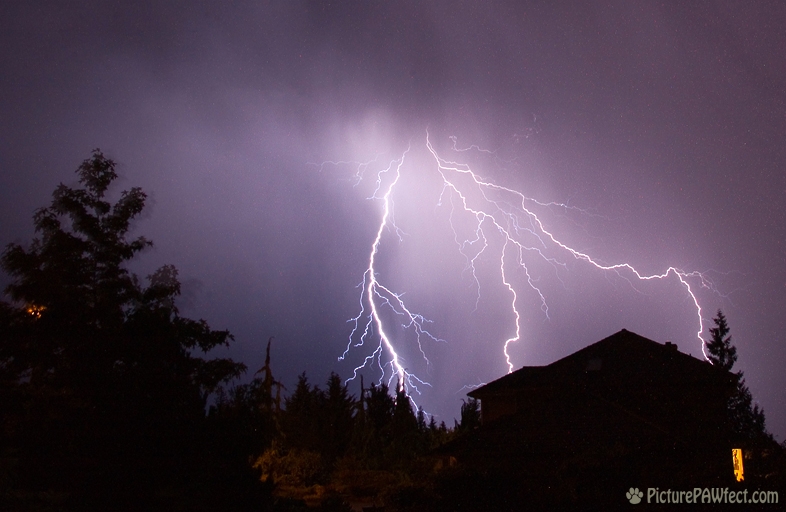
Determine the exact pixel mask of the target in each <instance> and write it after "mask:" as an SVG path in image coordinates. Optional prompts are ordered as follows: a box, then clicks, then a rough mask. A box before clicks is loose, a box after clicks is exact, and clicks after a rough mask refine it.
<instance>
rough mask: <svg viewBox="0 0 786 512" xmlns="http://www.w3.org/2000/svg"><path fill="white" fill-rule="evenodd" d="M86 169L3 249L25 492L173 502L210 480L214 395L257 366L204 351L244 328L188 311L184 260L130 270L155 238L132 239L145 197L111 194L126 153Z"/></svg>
mask: <svg viewBox="0 0 786 512" xmlns="http://www.w3.org/2000/svg"><path fill="white" fill-rule="evenodd" d="M77 174H78V177H79V183H80V185H81V188H71V187H68V186H66V185H63V184H61V185H59V186H58V187H57V188H56V189H55V191H54V193H53V198H52V202H51V204H50V206H48V207H45V208H41V209H39V210H37V211H36V212H35V215H34V217H33V220H34V224H35V230H36V232H37V234H38V237H37V238H35V239H34V240H33V242H32V243H31V244H30V245H29V246H28V247H23V246H21V245H18V244H10V245H8V246H7V247H6V249H5V251H4V252H3V254H2V259H0V265H2V268H3V269H4V270H5V271H6V272H7V273H8V274H9V275H10V277H11V278H12V282H11V284H10V285H8V287H7V288H6V290H5V291H6V293H7V294H8V296H10V299H11V302H10V303H5V302H3V303H2V305H1V306H0V322H2V324H1V325H0V333H2V334H0V378H2V379H3V387H4V388H5V390H4V394H5V395H6V396H4V398H8V402H5V404H4V405H8V406H9V407H8V409H7V410H6V411H5V412H6V415H5V417H6V421H5V422H4V423H3V425H2V426H3V428H4V430H3V432H2V434H3V438H4V439H3V440H4V441H5V443H3V444H4V445H5V446H6V447H8V448H7V453H6V455H11V456H12V457H15V458H16V460H18V461H19V464H18V466H17V470H16V471H17V484H16V485H17V486H18V487H19V489H32V490H38V491H45V490H51V491H52V492H55V493H60V494H62V495H63V496H65V497H64V498H63V499H64V500H65V501H66V502H67V503H72V502H73V503H75V502H80V506H90V505H88V502H89V501H90V500H91V499H92V500H98V501H95V502H94V503H93V504H92V506H110V505H109V504H108V503H102V502H101V501H100V500H101V499H107V500H117V502H115V503H114V505H112V506H111V508H116V505H117V503H122V502H123V501H124V500H126V502H127V503H128V506H129V507H131V506H133V505H131V503H132V501H130V500H133V502H134V503H137V505H138V504H139V503H140V502H148V503H151V504H152V503H160V502H161V500H165V498H163V496H164V495H165V494H167V493H169V495H175V494H177V493H178V492H180V491H181V490H185V489H187V488H190V487H192V486H193V485H194V483H193V482H196V481H197V480H198V478H196V476H195V474H194V473H193V472H194V471H196V470H197V469H196V468H198V467H201V466H200V465H199V464H198V463H197V462H196V460H197V459H198V458H199V457H198V455H197V452H198V450H195V449H194V445H195V443H197V444H198V443H199V442H201V437H200V436H202V435H203V434H202V432H203V431H202V430H201V429H202V426H203V421H204V407H205V401H206V398H207V396H208V395H209V394H210V393H211V392H212V391H213V390H215V389H216V387H217V386H218V385H219V384H220V383H221V382H226V381H228V380H230V379H232V378H234V377H236V376H238V375H239V374H240V373H241V372H243V371H244V369H245V367H244V365H242V364H239V363H235V362H233V361H231V360H229V359H210V360H206V359H203V358H200V357H197V356H196V355H195V353H196V352H197V351H201V352H203V353H207V352H209V351H211V350H212V349H213V348H215V347H217V346H220V345H226V344H228V342H229V341H230V340H231V339H232V336H231V335H230V334H229V332H227V331H215V330H212V329H210V327H209V326H208V324H207V323H206V322H205V321H203V320H191V319H188V318H185V317H182V316H181V315H180V313H179V311H178V309H177V307H176V305H175V299H176V297H177V296H178V295H179V294H180V283H179V281H178V279H177V270H176V269H175V268H174V267H173V266H169V265H167V266H164V267H161V268H160V269H158V270H157V271H155V272H154V273H153V274H152V275H150V276H149V278H148V279H149V284H148V286H143V285H142V284H140V282H139V279H138V278H137V277H136V276H135V275H134V274H132V273H131V272H130V271H129V270H128V269H127V267H126V263H127V262H128V261H130V260H131V259H133V258H134V257H135V256H136V255H137V254H138V253H139V252H140V251H141V250H143V249H144V248H146V247H149V246H150V245H151V242H150V241H149V240H147V239H145V238H144V237H137V238H133V239H129V238H128V231H129V228H130V225H131V222H132V220H133V219H134V218H136V217H137V216H138V215H139V213H140V212H141V211H142V210H143V208H144V204H145V197H146V196H145V193H144V192H142V190H141V189H139V188H132V189H131V190H129V191H125V192H122V194H121V195H120V198H119V200H117V201H116V202H115V203H114V204H112V203H110V202H109V201H108V200H107V198H106V193H107V191H108V189H109V187H110V185H111V184H112V182H113V181H114V180H115V179H116V178H117V174H116V172H115V162H113V161H112V160H110V159H108V158H106V157H105V156H104V155H103V154H102V153H101V152H100V151H99V150H95V151H94V152H93V155H92V157H91V158H89V159H87V160H85V161H84V162H83V163H82V164H81V165H80V166H79V168H78V169H77ZM197 485H198V484H197ZM164 488H166V489H167V490H166V491H164V490H163V489H164ZM20 492H22V491H20ZM69 500H71V501H69ZM64 506H67V505H64Z"/></svg>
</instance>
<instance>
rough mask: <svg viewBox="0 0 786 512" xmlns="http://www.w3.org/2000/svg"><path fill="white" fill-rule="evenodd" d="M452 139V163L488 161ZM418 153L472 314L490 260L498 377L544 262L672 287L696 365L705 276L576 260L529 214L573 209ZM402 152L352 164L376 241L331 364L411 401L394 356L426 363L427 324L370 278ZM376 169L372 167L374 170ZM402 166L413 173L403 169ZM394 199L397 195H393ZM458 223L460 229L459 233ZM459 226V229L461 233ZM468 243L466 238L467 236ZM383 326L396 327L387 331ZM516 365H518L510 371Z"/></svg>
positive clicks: (389, 217) (410, 382) (405, 372)
mask: <svg viewBox="0 0 786 512" xmlns="http://www.w3.org/2000/svg"><path fill="white" fill-rule="evenodd" d="M452 140H453V147H452V149H451V152H452V153H453V154H455V155H456V156H460V155H462V154H464V153H466V152H471V151H476V152H484V153H488V151H487V150H484V149H481V148H478V147H477V146H471V147H469V148H467V149H459V148H457V147H456V140H455V138H452ZM424 144H425V148H426V149H427V151H428V154H429V155H430V161H429V162H428V163H427V164H425V165H427V166H428V168H427V169H418V171H419V172H424V171H425V172H433V173H436V174H435V176H438V178H439V180H440V181H441V186H442V190H441V194H440V195H439V198H438V201H437V203H436V204H431V205H424V207H426V206H428V208H429V209H430V210H433V209H434V208H435V207H436V208H447V209H449V225H450V229H452V231H453V233H452V235H453V239H454V240H455V250H456V251H458V252H459V253H460V254H461V255H462V256H463V258H464V260H465V264H466V270H467V271H468V274H469V275H470V276H471V277H472V280H473V286H474V289H475V290H476V292H477V295H476V306H477V304H478V303H479V302H480V301H481V300H482V297H481V293H480V290H481V286H480V280H479V277H478V274H479V272H478V266H479V264H480V261H481V256H483V261H484V262H487V261H496V262H497V264H498V268H496V270H495V272H494V273H495V275H496V276H497V279H498V283H499V284H500V285H501V286H502V287H503V288H502V289H503V290H505V291H506V293H507V296H508V299H507V304H508V307H509V315H510V319H511V321H512V329H511V330H510V332H509V335H507V336H506V337H505V339H500V340H499V342H498V347H499V349H498V350H499V354H500V357H501V358H503V359H504V361H505V363H506V364H507V367H508V371H509V372H512V371H513V369H514V362H513V360H512V359H511V353H510V348H511V345H512V344H514V343H517V342H519V341H520V340H521V338H522V325H521V323H522V315H521V313H520V298H521V297H522V294H525V293H526V294H533V295H532V296H533V297H535V298H536V300H537V302H538V303H539V304H540V310H541V311H542V315H544V317H545V318H548V315H549V306H548V296H547V293H546V292H545V291H544V290H543V289H542V288H541V286H539V284H538V276H536V275H533V272H534V270H532V269H533V267H535V265H534V263H536V262H538V263H542V262H545V263H548V264H549V265H552V266H554V267H555V268H556V267H559V268H567V262H569V261H574V262H582V263H583V264H585V265H586V266H588V267H589V268H590V269H594V270H595V271H596V272H599V273H612V274H614V275H615V276H618V277H620V278H622V279H625V280H626V281H627V282H628V283H630V285H631V286H632V287H633V288H634V289H637V290H638V288H637V286H645V285H646V283H647V282H650V281H655V280H658V281H661V280H669V279H670V280H674V281H675V282H676V283H679V285H680V287H681V289H682V290H683V291H684V294H685V295H684V298H687V299H688V302H689V304H690V306H691V307H692V308H693V310H694V312H695V321H696V324H695V325H696V339H697V341H698V343H699V344H700V346H701V349H702V353H703V354H704V356H705V358H706V352H705V344H704V340H703V337H702V335H703V333H704V321H703V317H702V308H701V305H700V304H699V300H698V298H697V296H696V291H697V289H698V288H708V289H710V290H712V291H715V288H714V285H713V283H712V281H711V280H710V279H709V277H708V276H707V275H706V273H702V272H699V271H685V270H682V269H679V268H677V267H674V266H668V267H666V268H665V269H664V270H663V271H662V272H660V273H657V274H644V273H642V272H640V271H639V270H637V269H636V268H635V267H634V266H633V265H631V264H629V263H626V262H617V263H614V264H604V263H601V262H600V261H599V260H598V259H597V258H595V257H593V256H592V255H590V254H588V253H586V252H582V251H580V250H578V249H576V248H574V247H571V246H570V245H568V244H567V243H565V242H563V241H562V240H561V239H560V236H559V235H558V233H555V232H554V231H553V230H552V228H550V227H549V226H547V224H546V222H545V221H544V220H542V218H541V217H542V215H541V216H539V215H538V212H539V211H540V212H542V211H544V209H561V210H565V211H567V210H576V208H575V207H573V206H570V205H567V204H562V203H554V202H544V201H539V200H538V199H536V198H533V197H529V196H527V195H525V194H524V193H522V192H520V191H518V190H516V189H514V188H509V187H506V186H503V185H499V184H496V183H494V182H493V181H492V180H490V179H487V178H484V177H481V175H480V174H479V173H478V172H476V171H475V170H474V169H472V168H471V167H470V165H468V164H466V163H461V162H459V161H457V160H458V158H454V159H448V158H445V157H443V156H442V155H440V154H439V153H438V152H437V150H436V149H435V148H434V145H433V144H432V141H431V139H430V138H429V135H428V134H426V137H425V141H424ZM411 151H412V144H410V146H409V147H408V148H407V149H406V150H405V151H403V153H401V154H400V155H399V156H398V157H397V158H395V159H393V160H391V161H389V162H387V163H386V164H384V165H379V163H378V161H377V160H374V161H371V162H365V163H359V162H354V163H352V164H351V165H353V166H354V170H355V175H354V177H355V180H356V183H360V182H361V181H363V180H374V188H373V192H372V193H371V195H370V197H369V199H371V200H373V201H375V202H377V203H379V205H380V217H379V224H378V225H377V229H376V233H375V236H374V238H373V240H371V244H370V247H369V252H368V260H367V262H368V264H367V266H366V268H365V270H364V271H363V275H362V281H361V282H360V284H359V286H358V287H359V289H360V294H359V310H358V314H357V316H355V317H353V318H352V319H351V320H350V323H351V325H352V328H351V332H350V334H349V339H348V342H347V345H346V349H345V351H344V353H343V354H342V355H341V356H340V357H339V360H344V359H345V358H346V357H347V356H348V355H349V354H350V352H352V351H363V352H362V354H364V358H363V361H362V362H361V364H360V365H359V366H357V367H355V368H354V372H353V376H352V377H350V379H348V380H352V379H354V378H356V377H357V376H358V375H359V372H360V371H361V370H362V369H373V370H374V371H375V372H376V373H377V374H378V375H380V378H379V381H380V382H384V381H386V380H387V382H388V384H392V383H393V382H394V381H395V380H398V382H400V383H403V384H404V385H406V386H407V388H408V390H410V391H414V392H415V393H420V389H421V387H422V386H430V384H429V383H428V382H427V380H426V379H425V378H422V376H418V375H415V373H414V372H412V371H410V370H409V369H408V367H407V365H406V363H405V362H404V361H403V360H402V356H401V354H400V352H401V348H402V345H401V343H404V341H403V340H404V338H405V336H402V335H401V333H402V332H407V331H408V332H409V333H410V334H409V339H410V340H412V339H414V342H415V344H416V346H417V353H418V354H419V357H422V359H423V361H425V363H426V364H431V362H430V361H429V358H428V351H427V346H426V341H441V340H439V338H438V337H437V336H436V335H434V334H432V332H431V331H430V330H429V328H428V327H429V325H430V321H429V320H428V319H426V318H425V317H424V316H423V315H421V314H420V313H418V312H417V311H414V310H412V309H411V308H410V307H409V305H408V304H407V302H406V300H405V298H404V295H403V292H402V290H394V289H392V288H391V287H390V286H388V285H387V284H386V283H385V282H384V281H383V280H382V279H381V277H380V276H381V274H380V272H379V269H378V261H379V258H380V253H381V251H382V249H383V244H382V242H383V239H385V237H396V238H398V240H399V242H402V241H403V236H402V234H403V231H402V229H400V228H399V226H398V225H397V224H396V219H395V204H394V199H395V198H396V197H398V195H397V194H398V193H399V184H400V179H401V177H402V173H403V172H405V171H406V170H408V169H409V167H407V166H406V165H405V163H407V159H408V157H409V155H410V153H411ZM328 164H332V165H342V164H343V165H348V164H350V163H349V162H326V163H323V164H322V166H323V167H324V166H325V165H328ZM375 165H376V166H377V168H375V167H374V166H375ZM409 165H410V166H412V165H413V164H409ZM401 193H402V194H403V193H406V191H405V190H403V189H402V190H401ZM459 224H460V226H459ZM468 226H469V227H468ZM467 234H469V236H467ZM514 269H515V270H517V271H518V272H523V276H524V277H525V279H524V280H523V281H522V283H523V284H518V285H517V284H515V283H514V280H513V279H511V275H512V274H513V271H514ZM390 318H397V319H399V320H400V321H399V325H394V324H392V322H391V321H390ZM517 363H518V364H519V365H520V364H522V362H517Z"/></svg>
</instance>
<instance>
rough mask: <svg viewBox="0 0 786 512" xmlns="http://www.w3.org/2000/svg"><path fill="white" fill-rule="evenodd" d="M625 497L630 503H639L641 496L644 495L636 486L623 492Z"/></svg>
mask: <svg viewBox="0 0 786 512" xmlns="http://www.w3.org/2000/svg"><path fill="white" fill-rule="evenodd" d="M625 497H626V498H628V501H630V502H631V504H633V505H638V504H639V503H641V498H643V497H644V493H643V492H641V491H640V490H639V488H638V487H631V488H630V489H629V490H628V492H626V493H625Z"/></svg>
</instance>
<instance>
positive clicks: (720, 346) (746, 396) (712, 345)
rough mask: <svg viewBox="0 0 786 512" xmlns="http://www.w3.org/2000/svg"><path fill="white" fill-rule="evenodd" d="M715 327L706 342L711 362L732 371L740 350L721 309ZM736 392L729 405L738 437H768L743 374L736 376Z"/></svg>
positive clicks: (761, 414) (738, 373) (730, 415)
mask: <svg viewBox="0 0 786 512" xmlns="http://www.w3.org/2000/svg"><path fill="white" fill-rule="evenodd" d="M713 322H714V324H715V326H714V327H711V328H710V335H711V336H712V339H711V340H710V341H709V342H708V343H707V350H708V352H709V359H710V361H711V362H712V364H714V365H717V366H719V367H721V368H722V369H724V370H726V371H729V372H730V371H732V368H733V367H734V363H736V362H737V348H736V347H735V346H734V345H733V344H732V342H731V335H730V334H729V332H730V330H729V326H728V323H727V322H726V316H725V315H724V314H723V312H722V311H721V310H718V314H717V316H716V317H715V318H714V319H713ZM734 376H735V379H736V389H735V391H734V393H733V394H732V396H731V397H730V398H729V402H728V405H727V406H728V413H729V420H730V423H731V427H732V431H733V432H734V434H735V436H737V437H740V438H743V439H762V438H768V437H769V434H768V433H767V430H766V428H765V419H764V410H763V409H761V408H760V407H759V405H758V404H754V403H753V397H752V395H751V392H750V390H749V389H748V386H747V385H746V384H745V378H744V377H743V372H742V371H738V372H736V373H734Z"/></svg>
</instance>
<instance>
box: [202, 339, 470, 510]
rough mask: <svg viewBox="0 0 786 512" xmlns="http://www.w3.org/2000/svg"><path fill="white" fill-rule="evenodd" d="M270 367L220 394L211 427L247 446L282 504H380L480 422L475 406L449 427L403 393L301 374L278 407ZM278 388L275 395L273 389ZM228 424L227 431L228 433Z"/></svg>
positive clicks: (423, 475)
mask: <svg viewBox="0 0 786 512" xmlns="http://www.w3.org/2000/svg"><path fill="white" fill-rule="evenodd" d="M269 354H270V343H268V360H267V363H266V365H265V367H264V368H263V369H262V370H260V372H258V375H259V374H263V375H262V376H257V377H256V378H254V379H253V380H252V381H251V382H250V383H248V384H244V385H238V386H234V387H231V388H229V390H224V389H223V388H222V389H220V390H219V392H218V393H217V399H216V403H215V405H214V406H212V407H211V408H210V413H209V415H208V418H209V420H210V421H212V422H214V423H216V424H221V425H222V426H223V427H222V430H224V431H225V432H233V433H234V435H235V436H240V437H242V438H244V439H245V444H244V450H245V453H247V454H249V456H250V457H251V459H250V460H251V462H252V463H253V466H254V468H255V469H257V470H258V471H260V478H261V480H262V481H264V482H271V483H273V484H275V494H276V496H277V497H279V498H289V499H291V500H296V501H303V502H308V503H311V504H314V503H324V502H331V501H337V502H340V501H342V500H343V499H344V498H345V497H347V496H352V497H355V498H363V497H367V498H369V499H371V498H374V497H382V498H384V499H385V501H389V499H390V498H391V495H392V494H395V493H397V492H398V493H400V492H402V490H405V489H407V490H409V489H411V488H412V487H413V483H414V482H423V481H425V480H427V479H428V478H429V476H430V475H431V474H432V473H433V469H434V465H435V459H434V458H431V457H426V455H427V454H429V453H430V451H431V450H432V449H433V448H435V447H437V446H439V445H441V444H444V443H445V442H447V441H449V440H450V439H452V438H454V437H456V436H457V435H460V434H461V432H464V431H469V430H472V429H474V428H475V427H476V426H478V425H479V423H480V410H479V404H478V402H477V401H475V400H470V401H469V402H465V403H464V405H463V406H462V408H461V420H460V422H459V421H454V425H453V428H450V429H449V428H448V427H447V426H446V424H445V422H444V421H441V422H439V423H437V421H436V420H435V418H434V416H427V415H426V414H425V413H424V411H423V410H422V409H418V410H417V411H416V410H415V408H414V406H413V403H412V400H411V399H410V397H409V396H408V395H407V393H406V390H405V388H404V387H403V386H398V385H397V386H396V389H395V393H391V390H390V389H389V388H388V386H387V384H385V383H382V384H379V385H377V384H374V383H372V384H370V385H369V386H368V387H365V386H364V385H363V383H362V378H361V391H360V393H359V396H357V397H355V396H352V395H350V393H349V391H348V389H347V386H346V384H344V383H343V382H342V380H341V378H340V377H339V376H338V375H337V374H335V373H332V374H331V375H330V376H329V378H328V379H327V382H326V383H325V385H324V388H322V387H320V386H319V385H312V384H311V383H310V382H309V380H308V378H307V376H306V374H305V373H304V374H301V375H300V376H299V378H298V382H297V386H296V387H295V389H294V390H293V392H292V393H291V394H290V395H289V396H288V397H287V398H286V399H285V400H284V401H283V403H281V401H280V394H279V391H278V390H280V384H278V382H277V381H275V380H274V379H273V377H272V374H271V371H270V364H269V361H270V359H269ZM274 387H275V388H277V392H276V395H278V396H279V398H278V399H276V397H275V396H274V394H273V388H274ZM229 424H232V426H231V427H230V426H229Z"/></svg>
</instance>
